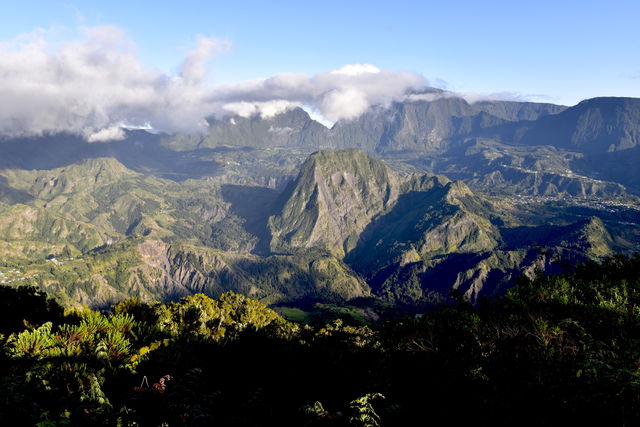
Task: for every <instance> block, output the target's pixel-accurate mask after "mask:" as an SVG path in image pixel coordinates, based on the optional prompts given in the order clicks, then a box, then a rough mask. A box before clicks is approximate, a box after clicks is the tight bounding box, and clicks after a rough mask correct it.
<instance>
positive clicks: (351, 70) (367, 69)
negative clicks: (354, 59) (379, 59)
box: [331, 64, 380, 76]
mask: <svg viewBox="0 0 640 427" xmlns="http://www.w3.org/2000/svg"><path fill="white" fill-rule="evenodd" d="M379 72H380V69H379V68H378V67H376V66H375V65H371V64H347V65H345V66H343V67H340V68H338V69H337V70H333V71H331V74H344V75H346V76H357V75H359V74H365V73H379Z"/></svg>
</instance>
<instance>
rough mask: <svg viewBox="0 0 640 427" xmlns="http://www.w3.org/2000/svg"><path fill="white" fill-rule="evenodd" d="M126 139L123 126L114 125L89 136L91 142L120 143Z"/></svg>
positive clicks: (88, 139)
mask: <svg viewBox="0 0 640 427" xmlns="http://www.w3.org/2000/svg"><path fill="white" fill-rule="evenodd" d="M124 138H125V133H124V129H123V127H122V125H113V126H111V127H108V128H104V129H101V130H99V131H97V132H94V133H92V134H91V135H89V136H87V141H89V142H105V141H119V140H121V139H124Z"/></svg>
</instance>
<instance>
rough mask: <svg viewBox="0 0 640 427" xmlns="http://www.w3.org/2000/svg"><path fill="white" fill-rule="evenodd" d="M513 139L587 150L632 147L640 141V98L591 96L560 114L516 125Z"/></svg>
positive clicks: (596, 150)
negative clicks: (591, 97)
mask: <svg viewBox="0 0 640 427" xmlns="http://www.w3.org/2000/svg"><path fill="white" fill-rule="evenodd" d="M512 141H513V142H515V143H519V144H525V145H553V146H556V147H561V148H565V149H569V150H574V151H580V152H582V153H586V154H596V153H606V152H613V151H622V150H628V149H630V148H634V147H636V146H638V145H639V144H640V99H638V98H593V99H588V100H585V101H582V102H580V103H579V104H578V105H576V106H574V107H571V108H568V109H566V110H564V111H562V112H561V113H559V114H555V115H552V116H546V117H542V118H540V119H539V120H536V121H535V122H533V123H530V124H524V125H522V124H519V125H518V126H515V131H514V134H513V136H512Z"/></svg>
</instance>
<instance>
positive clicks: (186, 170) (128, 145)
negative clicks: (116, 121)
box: [0, 131, 221, 181]
mask: <svg viewBox="0 0 640 427" xmlns="http://www.w3.org/2000/svg"><path fill="white" fill-rule="evenodd" d="M217 150H218V149H211V148H207V149H198V150H190V151H173V150H170V149H168V148H166V147H164V146H162V145H161V136H159V135H154V134H151V133H148V132H145V131H129V132H127V137H126V138H125V139H124V140H122V141H112V142H104V143H102V142H94V143H88V142H86V141H84V140H83V139H82V138H80V137H79V136H76V135H70V134H58V135H51V136H47V137H42V138H16V139H10V140H3V141H0V151H1V152H2V156H1V157H0V168H7V169H25V170H33V169H36V170H48V169H55V168H59V167H64V166H68V165H70V164H73V163H77V162H79V161H82V160H85V159H92V158H97V157H112V158H115V159H117V160H118V161H119V162H120V163H122V164H123V165H125V166H126V167H127V168H129V169H132V170H134V171H136V172H140V173H144V174H150V175H155V176H157V177H160V178H166V179H171V180H173V181H184V180H186V179H190V178H202V177H205V176H214V175H216V174H217V173H218V171H219V170H220V169H221V165H220V164H219V163H218V162H215V161H212V160H208V159H207V158H206V157H207V156H210V155H211V154H213V153H214V152H216V151H217Z"/></svg>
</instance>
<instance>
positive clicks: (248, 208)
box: [221, 184, 280, 255]
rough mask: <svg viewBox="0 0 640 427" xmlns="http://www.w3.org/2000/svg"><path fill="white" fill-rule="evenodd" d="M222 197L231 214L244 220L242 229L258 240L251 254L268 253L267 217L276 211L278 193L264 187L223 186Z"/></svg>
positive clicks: (268, 231)
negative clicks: (227, 204) (229, 205)
mask: <svg viewBox="0 0 640 427" xmlns="http://www.w3.org/2000/svg"><path fill="white" fill-rule="evenodd" d="M221 189H222V197H223V198H224V201H225V202H228V203H230V204H231V213H233V214H235V215H237V216H239V217H240V218H242V219H243V220H244V228H245V229H246V230H247V232H248V233H250V234H252V235H253V236H255V237H257V238H258V243H256V246H255V248H254V249H253V252H254V253H256V254H260V255H266V254H269V253H270V243H271V231H270V230H269V224H268V222H269V217H270V216H271V215H275V214H276V211H277V207H278V204H277V201H278V197H279V196H280V193H279V192H278V191H277V190H272V189H270V188H266V187H253V186H243V185H232V184H225V185H223V186H222V188H221Z"/></svg>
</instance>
